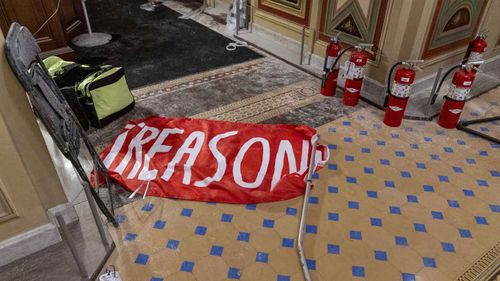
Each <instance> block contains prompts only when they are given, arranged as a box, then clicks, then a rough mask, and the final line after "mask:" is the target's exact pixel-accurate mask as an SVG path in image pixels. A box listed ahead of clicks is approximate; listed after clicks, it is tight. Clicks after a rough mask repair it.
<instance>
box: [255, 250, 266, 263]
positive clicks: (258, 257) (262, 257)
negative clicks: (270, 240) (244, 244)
mask: <svg viewBox="0 0 500 281" xmlns="http://www.w3.org/2000/svg"><path fill="white" fill-rule="evenodd" d="M255 261H256V262H262V263H267V262H268V261H269V254H268V253H264V252H257V255H256V256H255Z"/></svg>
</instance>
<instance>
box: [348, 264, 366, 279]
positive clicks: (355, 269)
mask: <svg viewBox="0 0 500 281" xmlns="http://www.w3.org/2000/svg"><path fill="white" fill-rule="evenodd" d="M351 272H352V276H354V277H365V268H364V267H362V266H355V265H353V266H352V270H351Z"/></svg>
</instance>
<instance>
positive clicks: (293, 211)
mask: <svg viewBox="0 0 500 281" xmlns="http://www.w3.org/2000/svg"><path fill="white" fill-rule="evenodd" d="M286 214H287V215H289V216H296V215H297V208H290V207H287V208H286Z"/></svg>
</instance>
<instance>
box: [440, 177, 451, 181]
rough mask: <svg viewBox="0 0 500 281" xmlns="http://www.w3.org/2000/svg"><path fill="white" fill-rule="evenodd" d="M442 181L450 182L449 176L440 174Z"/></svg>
mask: <svg viewBox="0 0 500 281" xmlns="http://www.w3.org/2000/svg"><path fill="white" fill-rule="evenodd" d="M438 179H439V181H440V182H450V180H449V179H448V176H438Z"/></svg>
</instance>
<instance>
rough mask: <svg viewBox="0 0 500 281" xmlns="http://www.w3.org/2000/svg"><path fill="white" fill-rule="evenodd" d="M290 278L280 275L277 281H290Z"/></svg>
mask: <svg viewBox="0 0 500 281" xmlns="http://www.w3.org/2000/svg"><path fill="white" fill-rule="evenodd" d="M290 280H291V279H290V276H288V275H280V274H278V277H277V279H276V281H290Z"/></svg>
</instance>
